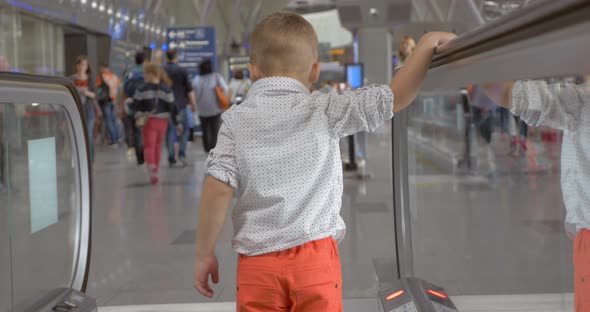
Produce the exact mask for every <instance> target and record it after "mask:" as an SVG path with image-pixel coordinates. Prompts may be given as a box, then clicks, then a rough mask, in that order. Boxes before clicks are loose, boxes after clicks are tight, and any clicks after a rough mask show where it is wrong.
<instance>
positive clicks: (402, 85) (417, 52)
mask: <svg viewBox="0 0 590 312" xmlns="http://www.w3.org/2000/svg"><path fill="white" fill-rule="evenodd" d="M455 37H457V36H456V35H455V34H452V33H447V32H430V33H427V34H425V35H424V36H422V38H420V41H418V44H417V45H416V48H415V49H414V52H413V53H412V54H411V55H410V56H409V57H408V59H407V60H406V63H405V64H404V65H403V66H402V67H401V68H400V70H399V71H398V72H397V74H396V75H395V76H394V77H393V79H392V80H391V82H390V84H389V87H390V88H391V90H392V91H393V94H394V105H393V111H394V112H399V111H400V110H402V109H404V108H405V107H406V106H408V105H410V103H412V101H414V99H415V98H416V95H418V91H420V87H421V86H422V83H423V82H424V79H425V78H426V72H427V71H428V68H429V67H430V63H432V57H433V56H434V52H435V50H436V48H437V47H439V46H441V45H443V44H445V43H447V42H449V41H451V40H452V39H454V38H455Z"/></svg>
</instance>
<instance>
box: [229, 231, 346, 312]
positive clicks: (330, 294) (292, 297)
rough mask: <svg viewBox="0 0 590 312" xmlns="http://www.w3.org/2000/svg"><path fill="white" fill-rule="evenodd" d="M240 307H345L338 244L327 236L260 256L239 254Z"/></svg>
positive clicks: (305, 309)
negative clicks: (343, 305) (343, 304)
mask: <svg viewBox="0 0 590 312" xmlns="http://www.w3.org/2000/svg"><path fill="white" fill-rule="evenodd" d="M237 287H238V291H237V303H236V305H237V306H236V309H237V311H240V312H242V311H248V312H251V311H309V312H313V311H325V312H332V311H342V273H341V267H340V257H339V255H338V246H337V245H336V242H335V241H334V239H332V238H324V239H320V240H316V241H312V242H309V243H305V244H303V245H300V246H296V247H293V248H290V249H287V250H283V251H278V252H271V253H267V254H263V255H259V256H245V255H239V259H238V276H237Z"/></svg>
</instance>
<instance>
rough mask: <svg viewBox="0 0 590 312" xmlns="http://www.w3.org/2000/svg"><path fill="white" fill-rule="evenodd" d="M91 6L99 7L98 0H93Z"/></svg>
mask: <svg viewBox="0 0 590 312" xmlns="http://www.w3.org/2000/svg"><path fill="white" fill-rule="evenodd" d="M90 6H92V8H93V9H96V8H97V7H98V3H96V1H92V4H90Z"/></svg>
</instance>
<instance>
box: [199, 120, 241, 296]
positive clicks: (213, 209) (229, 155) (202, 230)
mask: <svg viewBox="0 0 590 312" xmlns="http://www.w3.org/2000/svg"><path fill="white" fill-rule="evenodd" d="M224 116H225V115H224ZM206 168H207V169H206V171H207V178H206V179H205V183H204V185H203V195H202V197H201V203H200V207H199V221H198V225H197V241H196V247H195V249H196V258H195V267H194V269H195V272H194V286H195V288H196V289H197V290H198V291H199V293H201V294H202V295H203V296H206V297H209V298H211V297H212V296H213V290H212V289H211V287H209V275H211V277H212V280H213V283H217V282H218V281H219V273H218V268H217V265H218V264H217V258H216V257H215V253H214V250H215V243H216V241H217V237H218V236H219V232H220V231H221V228H222V227H223V222H224V220H225V216H226V214H227V210H228V209H229V206H230V204H231V201H232V197H233V194H234V189H237V187H238V180H239V178H238V166H237V161H236V157H235V146H234V135H233V133H232V131H231V129H230V121H229V120H228V119H227V118H225V117H224V118H223V123H222V124H221V128H220V129H219V134H218V138H217V145H216V146H215V149H213V150H212V151H211V153H209V158H207V164H206Z"/></svg>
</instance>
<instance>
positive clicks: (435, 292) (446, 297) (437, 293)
mask: <svg viewBox="0 0 590 312" xmlns="http://www.w3.org/2000/svg"><path fill="white" fill-rule="evenodd" d="M427 292H428V293H429V294H431V295H434V296H436V297H439V298H441V299H449V296H447V295H446V294H445V293H442V292H440V291H435V290H432V289H429V290H427Z"/></svg>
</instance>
